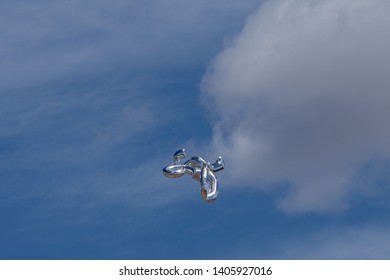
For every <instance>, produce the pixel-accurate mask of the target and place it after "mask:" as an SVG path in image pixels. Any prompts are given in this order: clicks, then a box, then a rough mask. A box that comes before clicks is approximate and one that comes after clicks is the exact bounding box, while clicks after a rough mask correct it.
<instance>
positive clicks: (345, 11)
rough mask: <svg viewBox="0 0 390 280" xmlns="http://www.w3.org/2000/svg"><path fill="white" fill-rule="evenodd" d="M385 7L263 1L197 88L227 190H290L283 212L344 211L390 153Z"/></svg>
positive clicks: (338, 0) (346, 0) (389, 36)
mask: <svg viewBox="0 0 390 280" xmlns="http://www.w3.org/2000/svg"><path fill="white" fill-rule="evenodd" d="M389 11H390V2H387V1H381V0H373V1H365V0H326V1H325V0H301V1H296V0H275V1H267V2H265V3H264V4H263V5H262V6H261V8H260V10H259V11H258V12H257V13H255V14H253V15H252V16H251V17H249V19H248V20H247V23H246V26H245V28H244V30H243V31H242V32H241V33H240V34H239V35H238V36H237V38H236V39H235V40H234V42H232V44H231V46H230V47H228V48H227V49H225V50H224V51H223V52H221V53H220V54H219V55H218V56H217V57H216V59H215V60H214V62H213V63H212V65H211V66H210V68H209V71H208V73H207V74H206V76H205V78H204V81H203V85H202V86H203V93H204V99H205V102H207V103H208V104H212V105H211V106H212V109H213V111H214V113H215V124H214V144H215V147H216V149H217V150H219V151H220V152H221V154H224V155H225V158H226V159H227V162H228V163H229V166H230V168H229V173H230V181H231V182H232V185H238V184H251V185H255V186H258V187H262V188H264V189H267V186H269V185H274V183H278V182H279V183H280V182H283V183H287V184H289V185H290V186H291V188H290V189H289V192H288V194H287V195H286V197H285V198H284V199H283V200H282V201H280V204H279V206H280V207H281V208H282V209H284V210H286V211H289V212H303V211H329V210H338V209H343V208H345V207H347V206H348V204H347V198H348V196H349V195H350V194H353V193H354V192H355V191H356V188H355V187H354V186H353V184H351V180H352V179H353V177H354V176H357V172H358V170H359V168H361V166H362V165H363V164H364V163H365V162H366V161H368V160H371V159H373V158H376V157H380V158H381V159H383V158H387V157H389V156H390V129H389V125H388V120H390V110H389V106H390V79H388V73H389V72H390V55H389V52H388V50H389V49H390V31H389V30H390V18H389V17H388V13H389Z"/></svg>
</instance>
